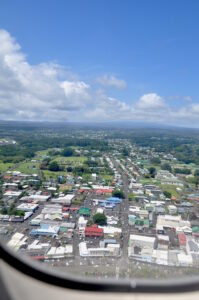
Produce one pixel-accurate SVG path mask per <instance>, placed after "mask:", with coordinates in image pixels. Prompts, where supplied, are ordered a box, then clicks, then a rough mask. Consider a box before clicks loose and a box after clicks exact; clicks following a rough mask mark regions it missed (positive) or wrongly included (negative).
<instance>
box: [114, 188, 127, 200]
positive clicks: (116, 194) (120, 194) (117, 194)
mask: <svg viewBox="0 0 199 300" xmlns="http://www.w3.org/2000/svg"><path fill="white" fill-rule="evenodd" d="M112 196H113V197H118V198H122V199H124V198H125V195H124V192H123V191H122V190H118V189H117V190H114V191H113V192H112Z"/></svg>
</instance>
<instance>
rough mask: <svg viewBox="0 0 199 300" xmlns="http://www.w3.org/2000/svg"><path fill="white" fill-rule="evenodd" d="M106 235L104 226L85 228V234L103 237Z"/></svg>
mask: <svg viewBox="0 0 199 300" xmlns="http://www.w3.org/2000/svg"><path fill="white" fill-rule="evenodd" d="M103 235H104V230H103V228H98V227H96V226H95V227H94V226H91V227H86V228H85V236H89V237H91V236H93V237H102V236H103Z"/></svg>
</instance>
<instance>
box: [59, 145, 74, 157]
mask: <svg viewBox="0 0 199 300" xmlns="http://www.w3.org/2000/svg"><path fill="white" fill-rule="evenodd" d="M61 154H62V155H63V156H65V157H68V156H73V154H74V151H73V149H72V148H70V147H68V148H65V149H64V150H63V151H62V153H61Z"/></svg>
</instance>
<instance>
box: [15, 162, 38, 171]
mask: <svg viewBox="0 0 199 300" xmlns="http://www.w3.org/2000/svg"><path fill="white" fill-rule="evenodd" d="M15 170H16V171H19V172H21V173H25V174H38V172H39V163H36V162H31V161H28V162H22V163H20V164H18V165H17V167H16V168H15Z"/></svg>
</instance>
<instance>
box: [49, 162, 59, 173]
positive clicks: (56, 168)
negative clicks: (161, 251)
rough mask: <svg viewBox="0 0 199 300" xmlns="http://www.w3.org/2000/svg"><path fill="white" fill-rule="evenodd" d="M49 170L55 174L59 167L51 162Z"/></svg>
mask: <svg viewBox="0 0 199 300" xmlns="http://www.w3.org/2000/svg"><path fill="white" fill-rule="evenodd" d="M49 170H50V171H53V172H57V171H59V165H58V163H57V162H56V161H52V162H51V163H50V164H49Z"/></svg>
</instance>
